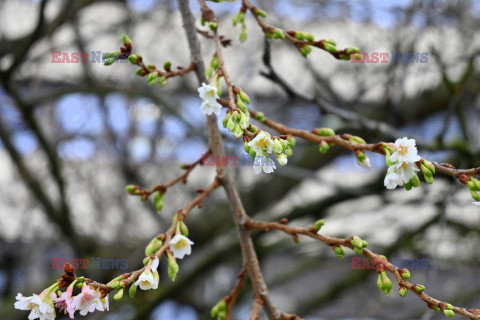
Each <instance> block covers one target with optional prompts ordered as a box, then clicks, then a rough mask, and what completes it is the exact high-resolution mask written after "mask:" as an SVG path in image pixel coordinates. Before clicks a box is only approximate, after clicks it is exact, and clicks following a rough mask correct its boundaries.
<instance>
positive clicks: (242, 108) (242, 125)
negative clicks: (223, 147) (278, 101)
mask: <svg viewBox="0 0 480 320" xmlns="http://www.w3.org/2000/svg"><path fill="white" fill-rule="evenodd" d="M233 91H234V93H235V94H236V97H237V101H236V103H237V107H238V108H237V109H236V110H232V109H228V110H227V113H226V114H225V117H224V118H223V121H222V123H223V127H224V128H227V130H228V131H230V132H233V136H234V137H235V138H236V139H241V138H242V137H243V135H244V134H245V130H249V132H250V133H255V132H257V129H256V128H255V127H253V126H251V125H250V112H249V111H248V108H247V104H250V98H249V97H248V95H247V94H246V93H245V92H244V91H243V90H242V89H240V88H238V87H234V88H233Z"/></svg>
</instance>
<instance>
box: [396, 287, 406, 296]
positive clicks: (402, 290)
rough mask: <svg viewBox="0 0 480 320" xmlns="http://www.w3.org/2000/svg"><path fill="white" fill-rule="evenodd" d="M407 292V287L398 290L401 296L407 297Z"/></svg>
mask: <svg viewBox="0 0 480 320" xmlns="http://www.w3.org/2000/svg"><path fill="white" fill-rule="evenodd" d="M407 293H408V289H407V288H405V287H400V289H399V290H398V294H399V295H400V297H405V296H406V295H407Z"/></svg>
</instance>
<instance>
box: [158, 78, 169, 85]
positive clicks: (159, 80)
mask: <svg viewBox="0 0 480 320" xmlns="http://www.w3.org/2000/svg"><path fill="white" fill-rule="evenodd" d="M157 81H158V84H159V85H161V86H162V87H165V85H166V84H167V79H165V77H163V76H162V77H159V78H158V80H157Z"/></svg>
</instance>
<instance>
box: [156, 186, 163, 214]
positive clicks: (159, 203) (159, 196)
mask: <svg viewBox="0 0 480 320" xmlns="http://www.w3.org/2000/svg"><path fill="white" fill-rule="evenodd" d="M164 198H165V195H164V193H163V192H160V191H158V192H157V193H155V196H154V198H153V203H154V204H155V209H156V210H157V213H160V211H162V209H163V204H164Z"/></svg>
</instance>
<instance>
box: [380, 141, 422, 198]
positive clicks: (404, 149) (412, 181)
mask: <svg viewBox="0 0 480 320" xmlns="http://www.w3.org/2000/svg"><path fill="white" fill-rule="evenodd" d="M415 144H416V143H415V140H414V139H408V138H406V137H404V138H401V139H397V140H396V141H395V152H393V154H391V155H390V154H389V151H388V149H386V150H385V153H386V155H387V165H388V171H387V175H386V176H385V181H384V184H385V187H386V188H387V189H395V188H396V187H397V186H405V188H406V189H407V190H410V189H411V188H412V187H418V186H419V185H420V180H419V179H418V176H417V174H416V172H417V171H420V169H419V168H418V166H417V165H416V162H418V161H420V160H421V159H422V158H421V157H420V156H419V155H418V152H417V147H416V146H415Z"/></svg>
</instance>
